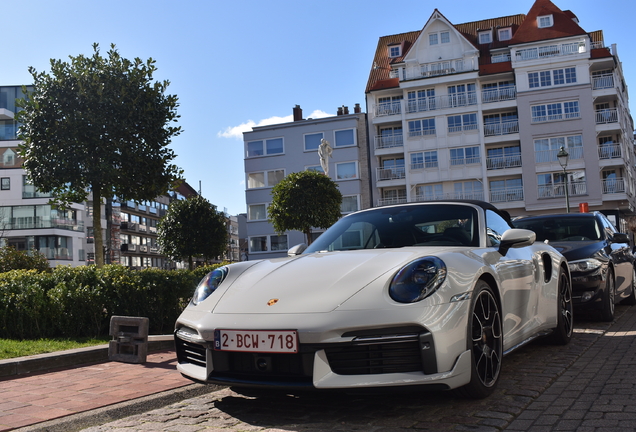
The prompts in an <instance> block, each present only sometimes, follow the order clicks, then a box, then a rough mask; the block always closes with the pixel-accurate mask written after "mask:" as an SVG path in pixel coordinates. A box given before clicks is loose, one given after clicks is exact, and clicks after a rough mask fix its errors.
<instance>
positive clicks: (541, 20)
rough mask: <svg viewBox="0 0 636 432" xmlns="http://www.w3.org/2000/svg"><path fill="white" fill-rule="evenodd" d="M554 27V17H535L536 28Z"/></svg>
mask: <svg viewBox="0 0 636 432" xmlns="http://www.w3.org/2000/svg"><path fill="white" fill-rule="evenodd" d="M553 25H554V17H553V16H552V15H541V16H538V17H537V27H539V28H547V27H552V26H553Z"/></svg>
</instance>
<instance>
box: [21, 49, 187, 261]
mask: <svg viewBox="0 0 636 432" xmlns="http://www.w3.org/2000/svg"><path fill="white" fill-rule="evenodd" d="M93 51H94V52H93V55H92V56H90V57H87V56H84V55H79V56H77V57H73V56H70V62H63V61H61V60H55V59H51V73H50V74H48V73H45V72H39V73H38V72H37V71H36V70H35V69H34V68H33V67H30V68H29V72H30V73H31V75H32V76H33V80H34V83H33V91H32V92H31V93H29V94H28V97H27V98H26V99H24V100H23V101H21V102H20V106H21V107H22V108H23V110H22V111H20V112H19V114H18V117H17V118H18V121H19V122H20V123H21V126H20V138H21V139H23V140H24V144H23V145H22V146H21V149H20V155H21V156H22V157H23V158H24V169H25V170H26V172H27V175H28V179H29V181H30V182H31V183H32V184H33V185H34V186H35V187H36V188H38V189H39V190H41V191H47V192H50V193H51V194H52V195H53V197H54V198H53V202H55V203H58V204H60V205H62V206H65V205H68V203H70V202H83V201H86V200H87V198H88V196H89V194H91V193H92V197H93V207H94V211H93V227H94V230H95V263H96V264H97V265H98V266H100V267H101V266H102V265H103V263H104V257H103V254H102V253H101V252H102V251H103V239H102V230H101V222H100V221H101V205H100V203H101V202H102V199H103V198H108V197H113V196H117V197H119V198H121V199H124V200H132V201H148V200H153V199H154V198H156V197H157V196H159V195H162V194H165V193H166V192H167V191H169V190H171V189H173V188H174V187H175V186H176V185H177V184H178V182H179V181H181V176H182V173H183V171H182V170H181V169H179V168H178V167H177V166H176V165H173V164H171V163H170V162H171V161H172V160H173V159H174V158H175V157H176V155H175V154H174V152H173V151H172V150H171V149H169V148H168V145H169V144H170V141H171V138H172V137H173V136H177V135H179V133H180V132H181V127H176V126H174V125H172V123H174V122H176V121H177V119H178V117H179V116H178V115H177V113H176V107H177V106H178V103H177V97H176V96H174V95H166V94H165V92H166V88H167V87H168V85H169V82H168V81H163V82H157V81H155V82H153V73H154V72H155V71H156V70H157V68H156V66H155V61H154V60H153V59H152V58H150V59H148V60H147V61H145V62H144V61H142V60H141V59H139V58H135V59H134V60H133V61H130V60H127V59H125V58H122V57H121V56H120V55H119V53H118V52H117V50H116V49H115V45H111V48H110V50H109V51H108V56H107V57H102V56H101V55H100V52H99V45H98V44H94V45H93Z"/></svg>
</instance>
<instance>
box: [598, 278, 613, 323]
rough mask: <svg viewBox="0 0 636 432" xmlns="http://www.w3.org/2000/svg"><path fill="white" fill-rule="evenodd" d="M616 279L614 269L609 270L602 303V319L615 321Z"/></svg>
mask: <svg viewBox="0 0 636 432" xmlns="http://www.w3.org/2000/svg"><path fill="white" fill-rule="evenodd" d="M615 302H616V281H615V280H614V271H613V270H612V269H611V268H610V269H609V270H607V281H606V282H605V292H604V293H603V301H602V303H601V321H606V322H610V321H614V309H615V307H616V305H615Z"/></svg>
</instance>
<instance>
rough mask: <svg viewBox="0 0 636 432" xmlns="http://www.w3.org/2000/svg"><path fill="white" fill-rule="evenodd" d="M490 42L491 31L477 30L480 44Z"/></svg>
mask: <svg viewBox="0 0 636 432" xmlns="http://www.w3.org/2000/svg"><path fill="white" fill-rule="evenodd" d="M491 42H492V31H490V30H488V31H480V32H479V43H480V44H488V43H491Z"/></svg>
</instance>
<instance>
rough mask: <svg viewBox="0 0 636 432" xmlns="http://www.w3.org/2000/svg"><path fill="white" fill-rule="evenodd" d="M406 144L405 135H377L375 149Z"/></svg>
mask: <svg viewBox="0 0 636 432" xmlns="http://www.w3.org/2000/svg"><path fill="white" fill-rule="evenodd" d="M402 146H404V137H403V136H402V134H399V135H385V136H376V137H375V149H376V150H382V149H387V148H394V147H402Z"/></svg>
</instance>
